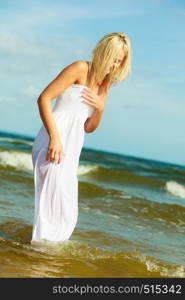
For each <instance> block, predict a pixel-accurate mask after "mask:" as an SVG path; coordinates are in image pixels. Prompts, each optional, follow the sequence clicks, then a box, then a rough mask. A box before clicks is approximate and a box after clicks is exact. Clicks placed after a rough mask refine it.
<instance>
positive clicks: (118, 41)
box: [31, 32, 131, 243]
mask: <svg viewBox="0 0 185 300" xmlns="http://www.w3.org/2000/svg"><path fill="white" fill-rule="evenodd" d="M130 57H131V46H130V41H129V39H128V37H127V36H126V35H125V34H124V33H120V32H118V33H111V34H107V35H106V36H104V37H103V38H102V39H101V40H100V41H99V42H98V43H97V45H96V47H95V48H94V50H93V51H92V55H91V61H83V60H79V61H75V62H73V63H72V64H70V65H69V66H67V67H65V68H64V69H63V70H62V72H61V73H60V74H59V75H58V76H57V77H56V78H55V79H54V80H53V81H52V82H51V83H50V84H49V85H48V86H47V87H46V88H45V89H44V90H43V92H42V93H41V94H40V96H39V98H38V100H37V102H38V106H39V112H40V116H41V119H42V121H43V125H42V127H41V129H40V131H39V133H38V134H37V136H36V138H35V141H34V143H33V148H32V162H33V168H34V186H35V211H34V224H33V232H32V240H31V243H34V242H42V241H44V242H46V241H49V242H59V241H65V240H68V239H69V238H70V236H71V234H72V232H73V230H74V228H75V226H76V223H77V217H78V179H77V171H78V165H79V157H80V153H81V149H82V146H83V141H84V132H86V133H90V132H93V131H94V130H95V129H96V128H97V127H98V126H99V124H100V120H101V117H102V113H103V111H104V106H105V101H106V97H107V95H108V92H109V89H110V87H111V85H112V84H113V83H115V82H118V81H121V80H123V79H125V77H126V76H127V74H128V73H129V71H130V61H131V59H130ZM55 98H57V99H56V103H55V106H54V107H53V109H52V110H51V106H50V103H51V100H53V99H55Z"/></svg>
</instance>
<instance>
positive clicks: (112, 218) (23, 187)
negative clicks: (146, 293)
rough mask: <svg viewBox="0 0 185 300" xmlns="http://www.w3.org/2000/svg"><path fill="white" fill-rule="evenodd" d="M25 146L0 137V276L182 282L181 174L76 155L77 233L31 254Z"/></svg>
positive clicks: (184, 177)
mask: <svg viewBox="0 0 185 300" xmlns="http://www.w3.org/2000/svg"><path fill="white" fill-rule="evenodd" d="M32 144H33V138H29V137H25V136H16V135H13V134H12V135H10V134H6V133H3V132H1V134H0V164H1V183H0V252H1V255H0V260H1V261H0V264H1V268H0V277H183V278H184V277H185V250H184V249H185V239H184V234H185V167H183V166H178V165H172V164H167V163H163V162H157V161H152V160H145V159H139V158H136V157H131V156H124V155H118V154H115V153H109V152H103V151H94V150H92V149H86V148H83V150H82V153H81V157H80V165H79V169H78V180H79V199H78V201H79V216H78V223H77V226H76V228H75V230H74V232H73V234H72V236H71V238H70V240H69V241H67V242H62V243H61V244H60V245H57V246H51V245H45V246H43V245H40V246H37V247H36V246H33V245H31V244H30V240H31V232H32V222H33V211H34V182H33V167H32V161H31V149H32Z"/></svg>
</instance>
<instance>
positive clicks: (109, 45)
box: [87, 32, 131, 92]
mask: <svg viewBox="0 0 185 300" xmlns="http://www.w3.org/2000/svg"><path fill="white" fill-rule="evenodd" d="M120 50H123V51H124V58H123V61H122V62H121V64H120V66H119V67H118V68H116V69H115V70H112V71H111V72H110V73H108V74H107V75H106V70H107V69H108V68H110V67H111V65H112V63H113V61H114V60H115V59H117V57H118V55H119V51H120ZM130 72H131V44H130V41H129V38H128V37H127V35H126V34H125V33H123V32H113V33H109V34H107V35H105V36H104V37H103V38H102V39H101V40H100V41H99V42H98V43H97V45H96V46H95V48H94V49H93V50H92V53H91V60H90V62H89V70H88V75H87V85H88V86H89V87H91V88H94V87H95V86H96V85H97V84H98V82H102V81H103V87H104V88H105V91H106V92H107V91H108V90H109V88H110V87H111V85H112V84H115V83H118V82H120V81H122V80H124V79H125V78H126V76H127V75H128V74H130Z"/></svg>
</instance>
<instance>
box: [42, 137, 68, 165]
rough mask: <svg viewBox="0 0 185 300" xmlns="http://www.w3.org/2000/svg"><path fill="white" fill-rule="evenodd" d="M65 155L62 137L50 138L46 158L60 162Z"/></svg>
mask: <svg viewBox="0 0 185 300" xmlns="http://www.w3.org/2000/svg"><path fill="white" fill-rule="evenodd" d="M64 155H65V153H64V152H63V147H62V144H61V141H60V137H53V138H50V141H49V145H48V152H47V155H46V160H50V161H51V162H54V163H56V164H57V163H58V164H59V163H60V162H61V159H62V157H63V156H64Z"/></svg>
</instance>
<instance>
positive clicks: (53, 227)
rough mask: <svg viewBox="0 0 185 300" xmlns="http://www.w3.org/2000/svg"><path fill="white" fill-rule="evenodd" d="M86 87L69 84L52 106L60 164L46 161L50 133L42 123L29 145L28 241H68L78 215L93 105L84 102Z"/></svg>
mask: <svg viewBox="0 0 185 300" xmlns="http://www.w3.org/2000/svg"><path fill="white" fill-rule="evenodd" d="M84 87H86V86H84V85H80V84H72V85H71V86H70V87H68V88H67V89H66V90H65V91H64V92H63V93H62V94H61V95H60V96H59V97H58V98H57V99H56V102H55V105H54V107H53V108H52V111H53V117H54V120H55V123H56V126H57V129H58V132H59V135H60V137H61V142H62V146H63V150H64V153H65V156H63V157H62V160H61V162H60V163H59V164H55V163H54V162H51V161H49V160H46V159H45V158H46V153H47V151H48V144H49V136H48V133H47V131H46V129H45V126H44V125H42V126H41V128H40V130H39V132H38V134H37V136H36V138H35V140H34V143H33V147H32V163H33V170H34V188H35V209H34V221H33V230H32V239H31V243H34V242H42V241H51V242H52V241H53V242H59V241H65V240H68V239H69V238H70V236H71V234H72V232H73V230H74V228H75V226H76V223H77V218H78V178H77V172H78V165H79V158H80V153H81V150H82V147H83V142H84V134H85V131H84V123H85V121H86V119H87V118H88V117H89V116H91V114H92V113H93V111H94V107H93V106H91V105H90V104H87V103H85V102H84V98H82V97H81V91H82V90H83V88H84Z"/></svg>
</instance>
